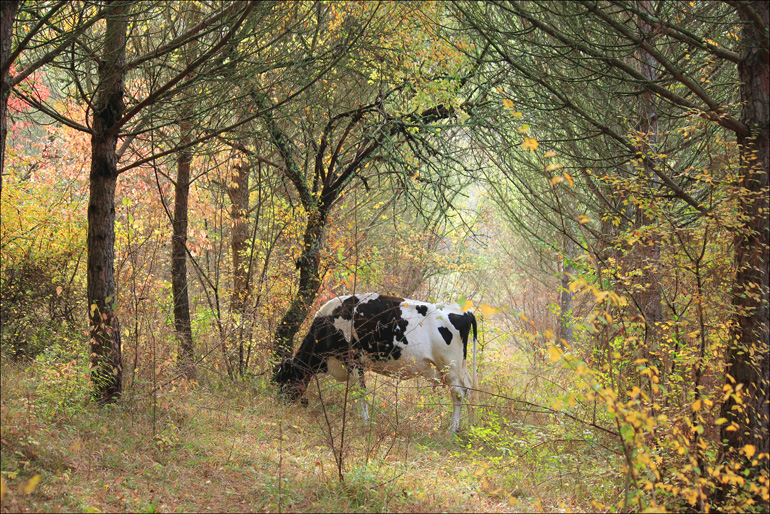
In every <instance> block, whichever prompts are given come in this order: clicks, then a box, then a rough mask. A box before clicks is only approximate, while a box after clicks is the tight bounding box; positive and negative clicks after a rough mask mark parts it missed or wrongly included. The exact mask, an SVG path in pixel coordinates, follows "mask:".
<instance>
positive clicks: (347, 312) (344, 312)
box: [332, 295, 358, 321]
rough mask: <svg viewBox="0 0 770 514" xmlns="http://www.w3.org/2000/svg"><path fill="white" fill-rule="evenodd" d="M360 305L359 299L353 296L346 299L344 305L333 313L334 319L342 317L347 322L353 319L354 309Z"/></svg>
mask: <svg viewBox="0 0 770 514" xmlns="http://www.w3.org/2000/svg"><path fill="white" fill-rule="evenodd" d="M356 305H358V297H357V296H355V295H353V296H350V297H349V298H345V300H343V301H342V303H341V304H340V305H339V306H338V307H337V308H336V309H334V310H333V311H332V316H333V317H338V316H339V317H340V318H342V319H344V320H346V321H350V320H351V319H353V309H355V307H356Z"/></svg>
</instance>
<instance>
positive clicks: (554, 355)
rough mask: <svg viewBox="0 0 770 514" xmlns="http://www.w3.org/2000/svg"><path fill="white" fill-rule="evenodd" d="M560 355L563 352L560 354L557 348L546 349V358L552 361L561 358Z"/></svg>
mask: <svg viewBox="0 0 770 514" xmlns="http://www.w3.org/2000/svg"><path fill="white" fill-rule="evenodd" d="M562 353H564V352H562V351H561V350H560V349H559V348H557V347H555V346H551V347H549V348H548V357H549V358H550V359H551V360H552V361H557V360H559V357H561V355H562Z"/></svg>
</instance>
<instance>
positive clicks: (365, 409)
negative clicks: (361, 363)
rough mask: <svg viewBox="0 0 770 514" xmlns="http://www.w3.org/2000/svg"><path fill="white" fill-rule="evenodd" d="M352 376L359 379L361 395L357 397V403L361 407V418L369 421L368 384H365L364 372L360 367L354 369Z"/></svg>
mask: <svg viewBox="0 0 770 514" xmlns="http://www.w3.org/2000/svg"><path fill="white" fill-rule="evenodd" d="M352 374H353V375H354V376H356V377H358V389H359V394H358V395H356V401H357V402H358V404H359V406H360V407H361V417H362V418H364V421H369V404H368V403H367V401H366V382H364V370H363V369H361V368H360V367H354V368H353V373H352Z"/></svg>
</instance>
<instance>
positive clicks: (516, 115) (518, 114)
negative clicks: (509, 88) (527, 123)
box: [513, 111, 524, 118]
mask: <svg viewBox="0 0 770 514" xmlns="http://www.w3.org/2000/svg"><path fill="white" fill-rule="evenodd" d="M513 115H514V116H515V117H516V118H521V117H522V116H524V115H523V114H522V113H520V112H518V111H516V112H514V113H513Z"/></svg>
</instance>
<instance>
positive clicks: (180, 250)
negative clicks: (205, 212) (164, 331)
mask: <svg viewBox="0 0 770 514" xmlns="http://www.w3.org/2000/svg"><path fill="white" fill-rule="evenodd" d="M191 129H192V127H191V125H190V122H189V121H187V120H183V121H181V122H180V123H179V131H180V133H181V140H180V143H181V144H182V145H183V146H184V145H185V144H187V143H189V142H190V141H191V140H192V134H191ZM191 163H192V151H191V150H190V149H185V150H182V151H181V152H179V156H178V158H177V175H176V184H175V187H174V221H173V229H172V230H173V234H172V236H171V290H172V294H173V297H174V329H175V330H176V335H177V338H178V339H179V350H180V353H181V359H182V367H183V371H184V374H185V376H186V377H187V378H194V377H195V352H194V350H195V348H194V346H193V340H192V325H191V322H190V299H189V297H188V294H187V222H188V214H187V203H188V198H189V195H190V165H191Z"/></svg>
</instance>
